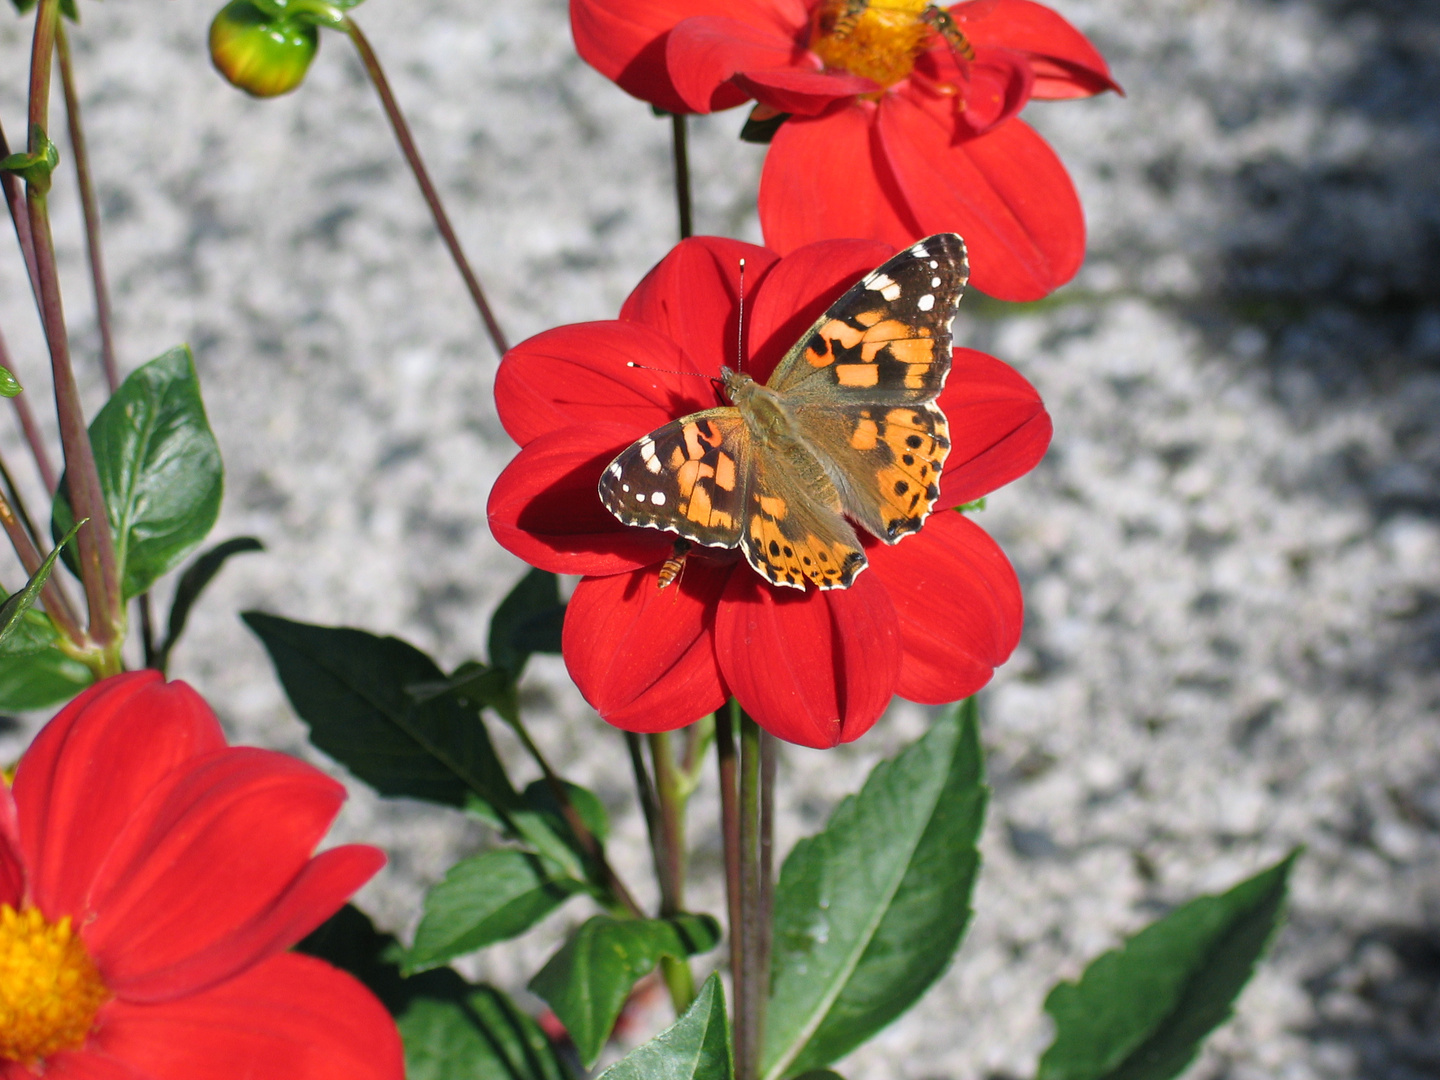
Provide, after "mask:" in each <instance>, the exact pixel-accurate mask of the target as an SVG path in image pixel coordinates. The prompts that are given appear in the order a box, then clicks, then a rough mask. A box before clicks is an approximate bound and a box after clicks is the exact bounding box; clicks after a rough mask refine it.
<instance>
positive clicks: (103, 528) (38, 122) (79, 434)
mask: <svg viewBox="0 0 1440 1080" xmlns="http://www.w3.org/2000/svg"><path fill="white" fill-rule="evenodd" d="M59 21H60V3H59V0H40V3H39V5H38V7H37V9H36V14H35V38H34V43H33V46H32V48H31V53H30V115H29V119H30V152H31V153H39V152H41V151H42V149H43V147H42V145H41V140H42V139H43V138H44V137H45V132H46V131H47V130H48V123H49V119H50V72H51V60H52V58H53V56H54V55H55V35H56V31H57V29H58V25H59ZM25 198H26V204H27V210H28V211H29V217H30V234H31V237H32V239H33V241H34V244H35V269H36V275H37V277H38V278H39V281H40V307H41V312H42V319H43V322H44V325H45V340H46V342H47V343H48V344H49V346H50V367H51V373H52V375H53V376H54V380H55V410H56V413H57V414H58V416H59V420H60V442H61V445H62V446H63V447H64V450H65V470H66V484H67V486H68V488H69V495H70V507H71V510H72V511H73V513H74V515H75V520H77V521H79V520H81V519H82V518H88V519H89V520H88V521H86V523H85V524H84V525H83V526H82V527H81V529H80V533H79V535H78V537H77V538H76V539H77V540H78V544H79V549H80V550H79V555H80V559H79V561H80V579H81V581H83V582H84V583H85V598H86V600H87V601H88V603H89V608H90V626H89V635H90V637H91V639H93V640H94V641H95V643H96V644H97V645H99V646H100V647H101V649H102V650H105V651H113V652H114V654H115V662H116V663H117V664H118V657H119V649H120V639H121V638H122V637H123V633H122V631H123V627H124V620H125V609H124V605H123V603H122V601H121V597H120V575H119V571H118V567H117V565H116V559H115V547H114V543H113V541H112V539H111V536H110V522H109V519H108V517H107V516H106V512H105V499H104V496H103V495H102V493H101V489H100V474H99V472H98V470H97V469H96V467H95V454H94V451H93V449H92V448H91V446H90V432H89V430H88V428H87V426H86V424H85V410H84V407H83V406H82V405H81V403H80V390H79V388H78V387H77V386H76V385H75V370H74V367H73V366H72V364H71V362H70V342H69V339H68V337H67V336H66V330H65V310H64V307H63V305H62V304H61V301H60V278H59V274H58V273H57V271H56V267H55V243H54V239H53V238H52V237H51V235H50V213H49V209H48V206H47V203H46V197H45V192H44V190H42V189H41V188H40V187H38V186H37V185H36V183H35V182H34V181H33V180H27V182H26V185H25Z"/></svg>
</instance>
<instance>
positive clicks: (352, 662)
mask: <svg viewBox="0 0 1440 1080" xmlns="http://www.w3.org/2000/svg"><path fill="white" fill-rule="evenodd" d="M242 617H243V618H244V620H245V622H246V625H248V626H249V627H250V629H251V630H253V631H254V632H255V633H256V635H258V636H259V638H260V640H261V641H262V642H263V643H264V645H265V648H266V649H267V650H269V653H270V659H271V661H272V662H273V663H274V665H275V671H276V673H277V674H278V675H279V677H280V682H281V685H283V686H284V687H285V693H286V694H287V695H288V696H289V698H290V703H291V704H292V705H293V706H294V707H295V711H296V712H297V713H298V714H299V715H300V719H302V720H304V721H305V723H306V724H308V725H309V726H310V741H311V742H313V743H314V744H315V745H316V746H317V747H319V748H320V749H321V750H323V751H325V752H326V753H327V754H329V755H330V756H331V757H333V758H335V759H336V760H337V761H339V762H341V763H342V764H343V765H345V766H346V767H347V768H348V769H349V770H350V771H351V772H353V773H354V774H355V775H356V776H358V777H359V778H360V779H361V780H364V781H365V782H366V783H368V784H370V785H371V786H372V787H373V788H375V790H376V791H378V792H380V794H382V795H404V796H409V797H410V798H412V799H425V800H427V801H429V802H436V803H443V804H445V805H449V806H465V805H467V803H469V802H470V801H471V798H472V797H473V798H475V799H478V800H481V801H483V802H484V803H487V804H489V806H490V807H491V808H492V809H494V810H496V811H498V812H499V813H501V814H502V815H504V814H505V813H507V812H508V811H509V810H510V809H511V808H512V807H515V806H517V805H518V804H519V801H520V797H519V795H518V794H517V793H516V791H515V789H514V788H513V787H512V786H511V785H510V781H509V779H507V777H506V775H505V770H504V767H503V766H502V765H501V764H500V759H499V758H498V757H496V755H495V749H494V747H493V746H492V745H491V744H490V736H489V735H488V734H487V733H486V731H485V725H484V724H483V723H481V722H480V720H479V719H478V718H477V717H476V716H475V714H474V713H472V712H470V711H469V710H467V709H465V708H464V707H463V706H461V705H460V704H459V703H458V702H456V701H455V700H454V699H453V698H450V697H447V696H444V695H442V696H440V697H437V698H434V699H432V700H430V701H426V702H423V703H422V702H417V701H416V700H415V698H414V697H413V696H412V695H411V694H410V693H409V692H408V690H407V688H408V687H410V686H413V685H416V684H419V683H430V682H440V681H442V680H443V679H444V675H443V673H442V672H441V671H440V669H439V668H438V667H436V666H435V663H434V661H432V660H431V659H430V658H429V657H428V656H426V655H425V654H424V653H422V652H421V651H420V650H419V649H416V648H415V647H414V646H412V645H408V644H406V643H405V642H403V641H401V640H399V639H398V638H393V637H383V638H382V637H377V636H376V635H374V634H368V633H366V632H365V631H363V630H349V629H345V628H338V627H327V626H311V625H309V624H307V623H299V622H291V621H290V620H288V619H281V618H277V617H276V616H274V615H266V614H264V613H263V612H259V611H247V612H245V614H244V615H243V616H242Z"/></svg>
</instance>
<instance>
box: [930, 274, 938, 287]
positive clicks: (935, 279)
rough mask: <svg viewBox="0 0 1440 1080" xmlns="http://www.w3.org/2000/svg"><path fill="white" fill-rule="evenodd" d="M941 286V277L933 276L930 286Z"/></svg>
mask: <svg viewBox="0 0 1440 1080" xmlns="http://www.w3.org/2000/svg"><path fill="white" fill-rule="evenodd" d="M939 287H940V279H939V278H938V277H932V278H931V279H930V288H932V289H938V288H939Z"/></svg>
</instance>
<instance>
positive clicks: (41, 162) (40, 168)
mask: <svg viewBox="0 0 1440 1080" xmlns="http://www.w3.org/2000/svg"><path fill="white" fill-rule="evenodd" d="M30 145H31V146H34V147H38V149H36V150H34V151H31V152H29V153H19V154H7V155H6V156H5V157H3V158H0V172H8V173H13V174H14V175H16V176H18V177H19V178H20V179H21V180H24V181H25V183H26V184H27V185H28V186H29V188H30V189H31V190H32V191H35V192H37V193H38V194H40V195H44V194H45V193H46V192H48V191H49V190H50V175H51V173H53V172H54V171H55V166H57V165H59V164H60V152H59V151H58V150H57V149H56V148H55V144H54V143H53V142H51V141H50V140H49V138H47V137H46V135H45V129H44V128H42V127H41V126H40V125H39V124H31V125H30Z"/></svg>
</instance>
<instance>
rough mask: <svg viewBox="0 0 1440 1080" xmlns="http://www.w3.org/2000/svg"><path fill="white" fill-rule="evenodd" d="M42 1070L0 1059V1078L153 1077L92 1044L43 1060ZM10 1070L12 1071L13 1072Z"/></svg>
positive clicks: (80, 1079) (113, 1079) (107, 1079)
mask: <svg viewBox="0 0 1440 1080" xmlns="http://www.w3.org/2000/svg"><path fill="white" fill-rule="evenodd" d="M44 1069H45V1071H44V1073H43V1074H36V1073H32V1072H31V1071H30V1070H29V1069H27V1068H25V1067H24V1066H23V1065H21V1064H20V1063H19V1062H5V1061H0V1080H32V1078H34V1080H40V1078H41V1077H42V1076H43V1080H156V1077H154V1076H152V1075H151V1074H150V1073H148V1072H145V1071H143V1070H141V1069H138V1068H136V1067H135V1066H134V1065H131V1064H129V1063H128V1062H125V1061H121V1060H119V1059H118V1058H114V1057H111V1056H110V1055H109V1054H106V1053H102V1052H101V1051H99V1050H96V1049H95V1048H94V1046H93V1043H92V1044H91V1045H90V1046H87V1047H86V1048H85V1049H84V1050H83V1051H80V1052H78V1053H64V1054H56V1055H53V1056H51V1057H48V1058H46V1059H45V1063H44ZM12 1070H13V1071H12Z"/></svg>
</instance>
